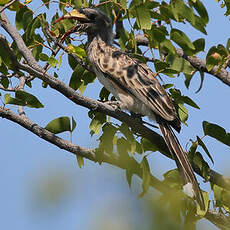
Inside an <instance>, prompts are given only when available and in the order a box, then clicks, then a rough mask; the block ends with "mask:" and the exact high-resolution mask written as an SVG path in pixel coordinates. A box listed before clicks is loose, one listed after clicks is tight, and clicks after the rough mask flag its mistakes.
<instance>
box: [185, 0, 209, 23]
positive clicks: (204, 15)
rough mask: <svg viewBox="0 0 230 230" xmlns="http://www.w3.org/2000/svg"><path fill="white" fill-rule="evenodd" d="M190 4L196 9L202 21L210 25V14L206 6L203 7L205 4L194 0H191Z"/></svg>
mask: <svg viewBox="0 0 230 230" xmlns="http://www.w3.org/2000/svg"><path fill="white" fill-rule="evenodd" d="M189 4H190V5H191V6H193V7H194V8H195V9H196V11H197V12H198V14H199V15H200V20H202V21H203V22H204V23H205V24H208V22H209V16H208V12H207V10H206V8H205V6H204V5H203V3H202V2H201V1H200V0H196V1H195V2H194V1H192V0H189Z"/></svg>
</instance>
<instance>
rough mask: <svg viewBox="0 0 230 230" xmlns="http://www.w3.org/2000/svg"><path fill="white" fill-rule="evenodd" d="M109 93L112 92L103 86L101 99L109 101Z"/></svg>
mask: <svg viewBox="0 0 230 230" xmlns="http://www.w3.org/2000/svg"><path fill="white" fill-rule="evenodd" d="M109 94H110V92H109V91H108V90H107V89H106V88H105V87H103V88H102V89H101V92H100V94H99V97H100V100H101V101H108V98H109Z"/></svg>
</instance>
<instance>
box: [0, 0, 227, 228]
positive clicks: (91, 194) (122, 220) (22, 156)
mask: <svg viewBox="0 0 230 230" xmlns="http://www.w3.org/2000/svg"><path fill="white" fill-rule="evenodd" d="M33 2H36V3H32V4H36V5H37V4H38V5H40V1H39V2H38V1H33ZM206 7H207V9H208V12H209V17H210V22H209V24H208V26H207V33H208V35H207V36H205V35H203V34H201V33H199V32H197V31H195V30H194V29H193V28H192V27H190V26H188V25H187V24H186V25H184V26H183V27H181V25H180V27H179V28H180V29H181V28H182V30H184V31H185V32H186V33H187V31H188V33H189V34H190V38H191V40H195V39H197V38H199V37H204V38H205V40H206V47H205V51H206V52H207V51H208V49H209V48H210V47H211V46H213V45H217V44H218V43H223V44H226V42H227V39H228V36H229V33H228V30H227V29H226V28H228V27H229V18H228V17H225V16H224V10H223V9H221V8H220V7H219V5H218V4H217V3H216V1H209V4H207V6H206ZM49 12H51V13H50V15H53V14H54V13H55V11H54V9H53V8H52V7H51V9H50V11H49ZM0 33H3V30H2V29H1V28H0ZM68 71H69V72H68ZM70 75H71V71H70V70H69V69H64V70H61V71H59V78H60V79H61V80H64V81H65V82H68V80H69V78H70ZM163 80H164V81H165V82H174V83H175V84H176V87H178V88H180V89H181V90H182V93H183V94H185V95H188V96H189V97H191V98H192V99H193V100H194V101H195V102H196V103H197V104H198V105H199V106H200V108H201V109H200V110H197V109H193V108H191V109H189V112H190V117H189V121H188V127H185V126H184V127H183V128H182V131H181V134H180V135H179V136H178V137H179V140H180V141H181V143H182V145H183V146H185V145H186V144H187V143H188V140H189V139H190V138H193V139H195V137H196V135H199V136H200V137H201V136H202V135H203V131H202V122H201V121H202V120H206V121H209V122H212V123H216V124H218V125H220V126H222V127H225V128H226V130H227V131H228V132H230V127H229V112H230V108H229V106H228V99H229V98H230V91H229V87H228V86H225V85H224V84H222V83H221V82H220V81H219V80H217V79H216V78H214V77H213V76H210V75H207V74H206V75H205V81H204V85H203V88H202V90H201V91H200V92H199V93H198V94H195V91H196V90H197V88H198V87H199V81H200V79H199V76H198V75H196V76H195V77H194V78H193V80H192V82H191V87H190V89H189V90H187V89H186V88H185V86H184V83H183V81H184V77H183V76H182V75H181V76H180V77H178V78H174V79H169V78H168V77H164V79H163ZM100 89H101V86H100V84H99V83H98V82H97V81H96V82H95V83H94V84H91V85H90V86H89V88H88V89H87V90H86V91H85V92H84V95H87V96H90V97H93V98H98V96H97V95H98V92H99V91H100ZM33 93H34V94H35V95H36V96H37V97H38V98H39V100H40V101H41V102H42V103H43V104H44V105H45V108H44V109H39V110H36V109H26V113H27V115H28V116H29V117H30V118H31V119H32V120H34V121H35V122H37V123H38V124H40V125H41V126H45V125H46V124H47V123H48V121H50V120H52V119H54V118H57V117H59V116H70V117H71V116H74V118H75V119H76V121H77V128H76V130H75V132H74V135H73V141H74V142H75V143H76V144H80V145H82V146H85V147H93V146H97V141H96V139H97V137H93V138H91V137H90V135H89V130H88V126H89V120H88V119H87V112H88V111H87V110H86V109H82V108H81V107H80V106H76V105H74V104H73V103H72V102H70V101H67V100H66V99H65V98H64V97H63V96H61V95H60V94H59V93H57V92H55V91H54V90H52V89H50V88H47V89H43V88H42V87H41V82H40V81H39V80H35V82H34V83H33ZM0 127H1V130H2V131H1V133H0V140H1V155H0V158H1V159H0V185H1V186H0V187H1V190H0V203H1V208H0V216H1V217H2V218H1V222H0V228H1V229H15V228H17V229H18V230H21V229H31V230H40V229H43V230H46V229H56V230H59V229H60V230H61V229H67V230H72V229H86V230H91V229H96V230H97V229H101V226H100V220H101V219H103V218H104V217H105V216H106V220H107V222H108V223H110V224H111V223H113V224H112V225H110V227H112V226H114V229H128V227H129V228H130V229H134V230H135V229H140V225H139V224H140V222H141V223H143V222H144V220H145V217H144V216H145V214H144V212H145V210H144V208H143V203H142V201H141V200H138V199H137V196H138V193H139V192H140V190H141V185H140V183H139V182H138V181H135V183H134V185H133V187H132V189H131V190H130V189H129V188H128V185H127V183H126V181H125V173H124V171H122V170H120V169H117V168H115V167H111V166H108V165H106V164H102V165H98V164H95V163H92V162H89V161H85V166H84V168H83V169H79V168H78V165H77V161H76V159H75V157H74V156H73V155H72V154H70V153H68V152H65V151H63V150H60V149H58V148H57V147H55V146H52V145H51V144H49V143H46V142H45V141H43V140H41V139H39V138H38V137H37V136H35V135H33V134H32V133H30V132H29V131H26V130H24V129H23V128H22V127H19V126H18V125H16V124H14V123H12V122H10V121H7V120H6V119H0ZM62 137H64V138H68V135H67V134H63V135H62ZM205 143H206V145H207V147H208V149H209V151H210V153H211V154H212V157H213V159H214V162H215V165H212V163H211V162H210V160H208V158H207V157H206V156H204V157H205V158H206V159H207V161H208V162H209V163H210V165H211V167H212V168H213V169H214V170H216V171H218V172H220V173H222V174H224V175H226V176H230V171H229V161H230V156H229V148H227V147H226V146H224V145H223V144H220V143H218V142H217V141H215V140H213V139H211V138H205ZM148 159H149V162H150V165H151V170H152V172H153V174H154V175H155V176H157V177H158V178H162V174H163V173H164V172H166V171H167V170H169V169H170V168H175V164H174V162H173V161H171V160H169V159H167V158H166V157H164V156H162V155H161V154H159V153H153V154H151V155H150V156H149V157H148ZM55 188H56V189H55ZM204 188H205V189H206V191H209V190H210V189H209V187H208V186H205V187H204ZM56 191H60V194H56V193H55V192H56ZM150 192H151V191H150ZM133 217H135V218H133ZM141 220H142V221H141ZM93 224H94V228H93V227H92V225H93ZM105 224H106V223H105ZM118 225H120V226H118ZM198 226H199V227H198V229H203V228H204V226H205V229H215V227H213V226H212V225H211V224H209V223H206V221H201V223H199V225H198ZM105 229H108V228H105ZM111 229H112V228H111Z"/></svg>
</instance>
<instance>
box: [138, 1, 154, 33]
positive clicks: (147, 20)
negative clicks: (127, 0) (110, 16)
mask: <svg viewBox="0 0 230 230" xmlns="http://www.w3.org/2000/svg"><path fill="white" fill-rule="evenodd" d="M135 9H136V14H137V24H138V26H139V27H140V29H142V30H143V29H146V30H150V29H151V25H152V24H151V15H150V12H149V9H147V8H146V7H145V6H144V5H140V6H138V7H136V8H135Z"/></svg>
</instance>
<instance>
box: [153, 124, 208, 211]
mask: <svg viewBox="0 0 230 230" xmlns="http://www.w3.org/2000/svg"><path fill="white" fill-rule="evenodd" d="M158 124H159V128H160V130H161V132H162V134H163V137H164V140H165V142H166V144H167V146H168V148H169V150H170V153H171V154H172V157H173V158H174V159H175V161H176V164H177V167H178V169H179V172H180V174H181V176H182V180H183V182H184V184H185V185H184V190H188V189H189V187H190V188H191V187H192V188H191V189H192V190H191V191H190V192H188V193H190V196H191V197H193V196H195V198H196V200H197V202H198V204H199V205H200V208H201V209H202V210H204V209H205V205H204V198H203V195H202V193H201V191H200V188H199V185H198V182H197V180H196V177H195V175H194V172H193V169H192V166H191V164H190V162H189V160H188V157H187V156H186V154H185V152H184V150H183V149H182V147H181V145H180V143H179V141H178V139H177V137H176V135H175V134H174V132H173V130H172V128H171V127H170V125H169V124H168V122H167V121H162V120H160V121H158Z"/></svg>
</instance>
